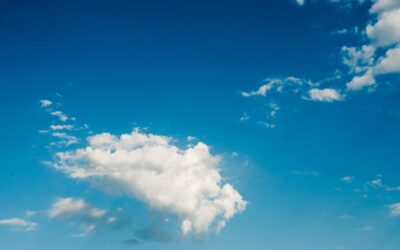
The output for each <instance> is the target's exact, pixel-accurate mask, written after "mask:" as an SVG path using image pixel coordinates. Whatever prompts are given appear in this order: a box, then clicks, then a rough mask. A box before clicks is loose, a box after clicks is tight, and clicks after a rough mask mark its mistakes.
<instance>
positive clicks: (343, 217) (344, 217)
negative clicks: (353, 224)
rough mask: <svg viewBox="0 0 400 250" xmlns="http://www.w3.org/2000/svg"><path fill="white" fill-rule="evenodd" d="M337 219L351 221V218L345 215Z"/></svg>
mask: <svg viewBox="0 0 400 250" xmlns="http://www.w3.org/2000/svg"><path fill="white" fill-rule="evenodd" d="M339 219H340V220H345V221H347V220H351V219H352V217H351V216H350V215H347V214H342V215H340V216H339Z"/></svg>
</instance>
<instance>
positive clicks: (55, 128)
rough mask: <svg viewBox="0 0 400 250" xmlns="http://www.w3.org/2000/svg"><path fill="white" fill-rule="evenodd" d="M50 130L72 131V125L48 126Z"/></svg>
mask: <svg viewBox="0 0 400 250" xmlns="http://www.w3.org/2000/svg"><path fill="white" fill-rule="evenodd" d="M50 129H51V130H72V129H74V125H72V124H66V125H50Z"/></svg>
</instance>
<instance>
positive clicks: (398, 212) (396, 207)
mask: <svg viewBox="0 0 400 250" xmlns="http://www.w3.org/2000/svg"><path fill="white" fill-rule="evenodd" d="M388 207H389V210H390V211H389V216H391V217H397V216H400V202H399V203H395V204H392V205H389V206H388Z"/></svg>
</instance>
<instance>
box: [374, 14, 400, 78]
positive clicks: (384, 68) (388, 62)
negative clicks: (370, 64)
mask: <svg viewBox="0 0 400 250" xmlns="http://www.w3.org/2000/svg"><path fill="white" fill-rule="evenodd" d="M399 22H400V20H399ZM399 25H400V24H399ZM374 72H375V74H377V75H378V74H390V73H400V46H399V47H396V48H393V49H389V50H388V51H387V52H386V54H385V56H384V57H382V58H381V59H380V60H379V62H378V63H377V64H376V66H375V67H374Z"/></svg>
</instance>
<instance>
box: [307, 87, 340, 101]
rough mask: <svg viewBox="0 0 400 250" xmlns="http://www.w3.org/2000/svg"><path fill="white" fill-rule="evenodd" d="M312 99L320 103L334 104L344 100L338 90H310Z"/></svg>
mask: <svg viewBox="0 0 400 250" xmlns="http://www.w3.org/2000/svg"><path fill="white" fill-rule="evenodd" d="M308 94H309V96H310V99H311V100H313V101H318V102H334V101H340V100H342V99H343V96H342V95H341V94H340V93H339V92H338V91H337V90H336V89H331V88H326V89H316V88H313V89H310V90H309V91H308Z"/></svg>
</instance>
